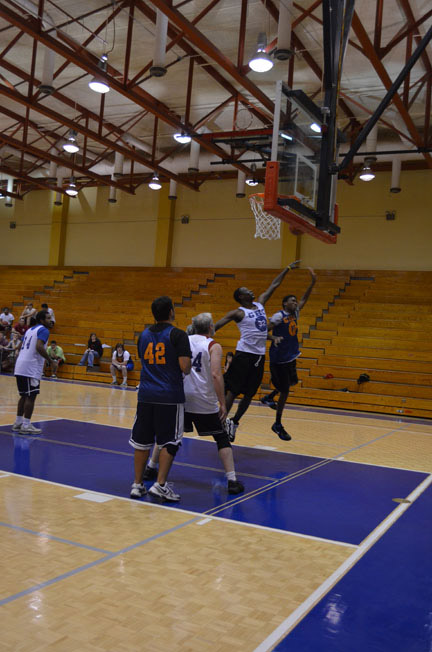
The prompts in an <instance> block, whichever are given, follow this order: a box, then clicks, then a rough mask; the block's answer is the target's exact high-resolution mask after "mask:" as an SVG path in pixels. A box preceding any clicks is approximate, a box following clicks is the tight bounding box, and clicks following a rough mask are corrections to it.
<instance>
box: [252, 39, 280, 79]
mask: <svg viewBox="0 0 432 652" xmlns="http://www.w3.org/2000/svg"><path fill="white" fill-rule="evenodd" d="M266 46H267V37H266V34H265V32H260V33H259V35H258V43H257V49H256V52H255V54H254V55H253V57H252V59H251V60H250V61H249V68H251V69H252V70H254V71H255V72H268V71H269V70H271V69H272V68H273V65H274V64H273V61H272V60H271V59H270V57H269V55H268V54H267V52H266Z"/></svg>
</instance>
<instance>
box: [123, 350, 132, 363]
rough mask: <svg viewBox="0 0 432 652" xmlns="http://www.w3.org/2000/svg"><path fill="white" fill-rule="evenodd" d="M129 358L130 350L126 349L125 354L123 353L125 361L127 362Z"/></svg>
mask: <svg viewBox="0 0 432 652" xmlns="http://www.w3.org/2000/svg"><path fill="white" fill-rule="evenodd" d="M129 358H130V353H129V351H125V352H124V354H123V361H124V362H127V361H128V360H129Z"/></svg>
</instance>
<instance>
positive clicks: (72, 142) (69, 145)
mask: <svg viewBox="0 0 432 652" xmlns="http://www.w3.org/2000/svg"><path fill="white" fill-rule="evenodd" d="M76 136H77V132H76V131H75V129H69V135H68V137H67V140H66V141H65V142H64V143H63V145H62V147H63V149H64V151H65V152H67V153H68V154H76V153H77V152H79V147H78V144H77V141H76Z"/></svg>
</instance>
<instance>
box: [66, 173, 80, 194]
mask: <svg viewBox="0 0 432 652" xmlns="http://www.w3.org/2000/svg"><path fill="white" fill-rule="evenodd" d="M66 194H67V195H69V197H76V196H77V194H78V188H77V187H76V183H75V177H71V178H70V180H69V185H68V187H67V188H66Z"/></svg>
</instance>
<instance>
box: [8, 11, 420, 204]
mask: <svg viewBox="0 0 432 652" xmlns="http://www.w3.org/2000/svg"><path fill="white" fill-rule="evenodd" d="M280 2H288V0H280ZM279 4H280V3H279V0H173V1H170V0H153V1H150V0H117V1H116V0H91V1H90V2H88V0H34V1H31V0H2V2H1V4H0V94H1V100H0V147H1V150H0V156H1V158H0V172H1V174H2V178H3V182H2V183H3V188H4V184H5V183H6V181H5V180H6V178H7V177H8V176H9V177H13V178H14V179H15V182H14V194H15V195H16V196H22V195H23V194H25V193H26V192H28V191H29V190H32V189H38V188H46V187H49V188H53V189H56V190H57V191H59V190H61V191H62V192H63V191H64V190H63V187H59V186H58V185H57V181H55V180H53V179H52V178H50V177H52V171H53V169H54V168H53V167H52V166H51V172H50V169H49V168H50V161H53V162H54V163H55V164H56V165H57V166H58V167H57V174H58V173H61V174H60V176H61V175H63V176H64V177H65V179H66V176H67V175H70V173H71V170H72V169H73V172H74V174H75V176H76V178H77V182H78V185H79V186H80V187H84V186H86V185H116V186H117V188H122V189H124V190H125V191H126V192H132V193H133V192H134V190H135V189H136V187H137V186H138V185H140V184H141V183H147V182H148V180H149V178H150V177H151V176H152V174H153V172H154V170H156V171H158V173H159V175H160V178H161V180H162V181H165V180H169V179H173V180H176V181H177V182H179V183H181V184H183V185H186V186H188V187H190V188H194V189H199V186H200V185H201V184H202V183H203V182H205V181H207V180H210V179H215V178H223V177H226V176H236V175H237V170H238V169H241V170H243V171H244V172H249V171H250V164H249V163H246V164H245V163H242V162H241V159H242V158H244V159H247V158H249V159H250V152H248V151H244V152H243V150H241V149H239V148H236V149H235V150H231V147H230V144H229V142H228V143H225V142H221V141H220V140H219V141H218V142H215V138H216V136H215V134H216V135H217V134H218V132H232V131H233V130H242V131H244V130H252V129H253V130H262V129H266V128H268V127H271V125H272V119H273V103H274V97H275V82H276V81H277V80H279V79H283V80H284V81H286V82H288V83H289V84H290V85H291V86H292V87H293V88H300V89H302V90H303V91H304V92H306V93H307V94H308V95H309V96H310V97H312V98H313V99H314V101H315V102H316V103H317V104H321V103H322V100H323V93H322V71H323V34H322V7H321V0H315V1H313V0H298V1H297V2H294V3H293V7H292V34H291V49H292V50H293V51H294V54H293V56H292V58H291V59H289V60H287V61H278V60H276V59H275V65H274V67H273V69H272V70H271V71H269V72H267V73H256V72H253V71H251V70H250V68H249V67H248V65H247V63H248V60H249V58H250V57H251V55H252V54H253V53H254V51H255V49H256V44H257V36H258V33H259V32H260V31H265V32H266V34H267V41H268V44H269V45H268V51H269V53H270V54H272V50H274V48H275V46H276V38H277V31H278V17H279ZM156 9H159V10H160V11H162V12H163V13H164V14H165V15H167V16H168V37H167V52H166V59H165V66H166V68H167V72H166V74H165V76H163V77H154V76H151V75H150V72H149V71H150V67H151V65H152V59H153V56H154V44H155V32H156V26H155V21H156ZM431 24H432V7H431V3H430V0H356V2H355V12H354V17H353V21H352V27H351V32H350V36H349V44H348V46H347V50H346V55H345V60H344V67H343V74H342V79H341V87H340V88H341V93H340V101H339V113H338V126H339V128H340V129H341V130H343V131H344V132H345V133H346V134H347V139H348V140H350V139H351V140H352V139H353V138H354V137H355V136H356V135H357V133H358V131H359V129H360V128H361V127H362V125H363V124H364V123H365V122H366V121H367V120H368V118H369V116H370V115H371V113H372V112H373V111H374V110H375V108H376V107H377V106H378V104H379V102H380V100H381V99H382V98H383V97H384V95H385V94H386V91H387V89H388V88H389V86H390V84H391V82H392V81H393V80H394V79H395V78H396V76H397V75H398V73H399V72H400V70H401V68H402V67H403V66H404V64H405V62H406V60H407V58H408V57H409V55H410V53H411V52H412V51H414V49H415V48H416V46H417V43H418V42H419V40H420V39H421V38H422V37H423V36H424V34H425V33H426V31H427V30H428V29H429V28H430V26H431ZM46 48H49V49H50V50H52V51H53V52H54V54H55V58H54V71H55V72H54V80H53V84H52V85H53V86H54V89H55V90H54V92H53V93H52V94H44V93H42V92H41V91H40V90H39V88H38V87H39V86H40V83H41V80H42V77H43V70H44V57H45V52H46ZM103 53H107V54H108V64H107V65H108V67H107V72H106V73H105V75H104V78H105V80H106V81H107V83H108V84H109V86H110V89H111V90H110V92H108V93H106V94H104V95H100V94H99V93H95V92H93V91H92V90H90V89H89V87H88V83H89V81H90V80H91V78H92V77H93V76H94V75H96V74H97V73H98V72H99V69H98V61H99V60H100V57H101V55H102V54H103ZM431 62H432V44H431V43H429V45H428V46H427V48H426V50H425V52H424V53H423V55H422V56H421V57H420V59H419V60H418V62H417V63H416V65H415V66H414V68H413V69H412V71H411V73H410V75H409V77H407V80H406V81H405V82H404V83H403V84H402V86H401V87H400V89H399V92H398V95H397V97H396V98H395V100H394V101H393V102H392V104H391V105H390V106H389V107H388V109H387V110H386V111H385V113H384V114H383V116H382V118H381V119H380V122H379V130H378V147H377V150H378V151H379V150H385V151H391V150H411V149H412V150H414V149H416V148H419V147H423V148H428V147H430V146H431V141H432V129H431V125H430V114H431V87H432V65H431ZM72 127H73V128H74V129H75V130H76V131H77V134H78V135H77V139H78V144H79V146H80V152H79V153H78V154H76V155H74V156H73V157H72V156H71V155H68V154H66V153H65V152H64V151H63V149H62V147H61V145H62V142H64V139H65V137H66V136H67V134H68V132H69V129H70V128H72ZM182 129H183V130H185V131H186V132H188V133H190V134H191V135H192V136H193V138H194V140H195V141H196V142H198V143H199V144H200V146H201V155H200V164H199V168H200V171H199V172H198V173H196V172H194V173H188V167H190V164H189V149H190V145H179V144H178V143H176V141H174V140H173V134H174V133H175V132H178V131H181V130H182ZM212 134H213V135H212ZM131 136H132V138H131ZM128 141H129V142H128ZM116 151H117V152H119V153H121V154H123V155H124V160H125V163H124V168H123V172H124V174H123V176H121V177H117V178H116V179H115V180H113V179H112V178H111V175H112V172H113V166H114V155H115V152H116ZM363 151H365V150H364V149H363ZM233 154H234V156H237V157H239V160H236V162H235V163H234V165H232V164H229V165H223V164H217V165H214V163H217V162H218V161H221V160H222V159H226V158H229V159H231V160H232V156H233ZM398 156H399V157H400V158H402V160H403V163H402V169H420V168H424V167H429V168H430V167H432V157H431V154H430V153H428V152H423V153H405V154H398ZM362 162H363V161H362V159H361V158H358V157H357V158H355V159H354V163H353V164H352V165H351V166H350V168H349V169H348V174H349V180H353V179H354V178H355V176H356V174H357V172H358V169H359V167H360V166H361V163H362ZM212 163H213V165H212ZM390 165H391V157H390V156H383V157H379V158H378V162H377V167H378V169H379V168H381V169H389V168H390ZM259 168H261V166H259ZM258 174H259V175H261V176H262V174H263V170H262V169H259V170H258Z"/></svg>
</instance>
